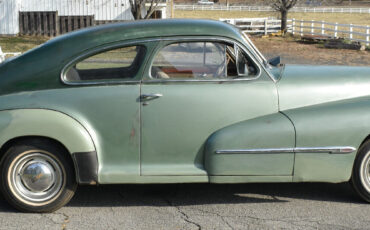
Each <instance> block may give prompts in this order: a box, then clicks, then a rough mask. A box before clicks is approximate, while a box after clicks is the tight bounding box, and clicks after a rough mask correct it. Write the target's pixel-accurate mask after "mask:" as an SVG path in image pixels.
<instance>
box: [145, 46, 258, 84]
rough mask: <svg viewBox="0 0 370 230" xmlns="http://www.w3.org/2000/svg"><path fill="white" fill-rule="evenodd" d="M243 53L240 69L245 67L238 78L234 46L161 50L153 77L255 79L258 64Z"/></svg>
mask: <svg viewBox="0 0 370 230" xmlns="http://www.w3.org/2000/svg"><path fill="white" fill-rule="evenodd" d="M240 53H241V55H242V56H240V55H239V58H238V65H239V67H240V66H243V67H245V71H244V72H243V73H244V74H243V76H241V75H239V76H238V71H237V61H236V56H237V55H236V54H235V48H234V46H233V45H230V44H226V43H221V42H182V43H174V44H170V45H168V46H166V47H164V48H162V50H160V51H159V53H158V54H157V55H156V57H155V58H154V61H153V64H152V69H151V75H152V77H153V78H159V79H225V78H237V77H250V78H252V77H255V76H256V75H257V74H258V72H257V71H258V69H257V68H256V66H255V64H254V63H253V62H252V61H251V60H250V58H249V57H248V56H247V55H245V54H244V53H243V52H241V49H238V54H240ZM241 61H242V62H243V63H241ZM242 64H243V65H242Z"/></svg>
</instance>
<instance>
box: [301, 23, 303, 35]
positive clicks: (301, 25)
mask: <svg viewBox="0 0 370 230" xmlns="http://www.w3.org/2000/svg"><path fill="white" fill-rule="evenodd" d="M302 36H303V20H302V19H301V37H302Z"/></svg>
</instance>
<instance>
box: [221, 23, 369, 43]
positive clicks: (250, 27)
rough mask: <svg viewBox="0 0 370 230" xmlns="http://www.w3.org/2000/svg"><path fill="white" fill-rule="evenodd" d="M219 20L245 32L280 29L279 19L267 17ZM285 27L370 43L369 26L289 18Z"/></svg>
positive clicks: (300, 32) (268, 31)
mask: <svg viewBox="0 0 370 230" xmlns="http://www.w3.org/2000/svg"><path fill="white" fill-rule="evenodd" d="M220 21H224V22H227V23H230V24H233V25H235V26H237V27H239V28H240V29H242V30H243V31H244V32H245V33H264V34H268V33H274V32H278V31H280V29H281V22H280V20H276V19H269V18H238V19H236V18H221V19H220ZM287 27H288V32H290V33H293V34H299V35H301V36H303V35H316V36H325V37H333V38H344V39H348V40H351V41H358V42H362V43H365V44H366V45H370V26H359V25H352V24H338V23H330V22H324V21H313V20H311V21H304V20H296V19H289V20H288V25H287Z"/></svg>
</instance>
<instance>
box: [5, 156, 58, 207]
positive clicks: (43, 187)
mask: <svg viewBox="0 0 370 230" xmlns="http://www.w3.org/2000/svg"><path fill="white" fill-rule="evenodd" d="M10 186H11V187H12V189H13V190H14V192H15V195H17V196H18V198H20V199H22V200H24V201H26V202H27V201H29V202H32V203H41V202H45V201H48V200H51V199H53V198H54V197H56V195H57V194H58V193H59V191H61V188H62V186H63V171H62V168H61V167H60V164H59V163H58V161H57V160H55V159H54V158H53V157H51V155H49V154H48V153H42V152H33V153H32V152H31V153H28V154H24V155H23V156H21V157H20V158H19V159H18V160H16V162H15V164H14V166H13V167H11V172H10Z"/></svg>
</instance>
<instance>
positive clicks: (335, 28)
mask: <svg viewBox="0 0 370 230" xmlns="http://www.w3.org/2000/svg"><path fill="white" fill-rule="evenodd" d="M334 37H335V38H337V37H338V22H336V23H335V27H334Z"/></svg>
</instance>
